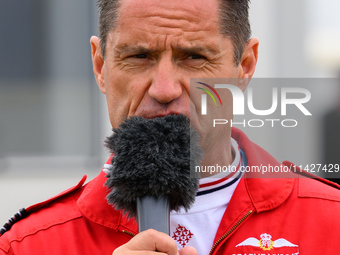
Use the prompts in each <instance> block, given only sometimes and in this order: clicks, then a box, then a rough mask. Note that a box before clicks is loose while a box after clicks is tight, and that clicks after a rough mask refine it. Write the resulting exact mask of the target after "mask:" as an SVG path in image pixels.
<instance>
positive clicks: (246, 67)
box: [239, 38, 259, 79]
mask: <svg viewBox="0 0 340 255" xmlns="http://www.w3.org/2000/svg"><path fill="white" fill-rule="evenodd" d="M258 47H259V40H258V39H257V38H251V39H250V40H249V41H248V42H247V44H246V46H245V48H244V52H243V54H242V58H241V62H240V67H241V68H240V73H239V78H245V79H250V78H251V77H252V76H253V74H254V72H255V67H256V63H257V57H258Z"/></svg>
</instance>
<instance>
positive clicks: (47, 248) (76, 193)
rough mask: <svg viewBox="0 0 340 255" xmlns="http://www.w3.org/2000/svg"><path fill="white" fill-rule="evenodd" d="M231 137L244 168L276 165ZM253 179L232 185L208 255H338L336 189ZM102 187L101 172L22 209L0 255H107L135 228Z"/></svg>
mask: <svg viewBox="0 0 340 255" xmlns="http://www.w3.org/2000/svg"><path fill="white" fill-rule="evenodd" d="M233 137H234V139H236V140H237V141H238V143H239V146H240V148H241V149H242V150H243V151H244V152H245V154H246V156H247V160H248V166H249V167H251V166H260V165H261V164H262V166H263V165H269V164H270V165H271V166H280V165H281V164H280V163H278V162H277V161H276V160H275V159H274V158H272V157H271V156H270V155H269V154H268V153H267V152H266V151H264V150H263V149H261V148H260V147H258V146H257V145H256V144H254V143H252V142H251V141H249V140H248V138H247V137H246V136H245V135H244V134H243V133H242V132H241V131H239V130H236V129H234V130H233ZM283 164H284V165H286V166H290V165H291V164H290V163H289V162H284V163H283ZM254 176H256V177H259V176H260V177H262V175H261V174H260V175H256V174H255V175H252V174H248V173H247V174H246V177H248V178H242V179H241V181H240V183H239V185H238V186H237V188H236V190H235V193H234V195H233V197H232V199H231V201H230V203H229V205H228V207H227V209H226V212H225V214H224V216H223V218H222V221H221V224H220V226H219V229H218V231H217V234H216V236H215V244H214V246H213V247H212V250H211V254H237V255H245V254H247V255H250V254H256V255H257V254H264V255H268V254H276V255H278V254H284V255H287V254H290V255H291V254H308V255H313V254H315V255H319V254H338V253H339V252H340V245H339V244H338V243H339V240H340V192H339V190H338V189H339V186H337V185H335V184H332V183H330V182H328V181H326V180H321V179H317V180H316V179H311V178H305V177H302V176H300V177H301V178H282V176H281V178H251V177H254ZM275 176H276V175H275ZM292 176H293V177H297V175H294V174H290V177H292ZM269 177H272V176H269ZM105 180H106V178H105V174H104V173H103V172H101V173H100V175H99V176H97V177H96V178H95V179H94V180H92V181H90V182H89V183H88V184H86V185H83V183H84V182H85V179H84V178H83V179H82V180H81V182H80V183H79V184H78V185H77V186H75V187H74V188H71V189H70V190H68V191H66V192H64V193H62V194H60V195H59V196H57V197H55V198H52V199H50V200H48V201H45V202H43V203H40V204H37V205H34V206H31V207H29V208H27V212H28V214H29V215H28V217H26V218H25V219H22V220H19V221H18V222H17V223H15V224H14V225H13V226H12V228H11V229H10V230H9V231H7V232H6V233H4V234H3V235H2V236H1V237H0V254H20V255H25V254H34V255H39V254H49V255H56V254H58V255H60V254H63V255H65V254H72V255H77V254H79V255H86V254H89V255H90V254H91V255H93V254H101V255H105V254H112V252H113V251H114V249H115V248H117V247H119V246H120V245H122V244H124V243H126V242H127V241H129V240H130V239H131V238H132V236H133V235H134V234H137V226H136V223H135V221H134V220H130V221H129V220H128V219H127V218H125V217H123V216H122V214H121V213H120V212H119V211H116V210H115V209H114V208H113V207H111V206H110V205H108V204H107V202H106V199H105V197H106V194H107V192H108V191H107V189H106V188H105V187H104V186H103V184H104V182H105ZM325 183H327V184H328V185H326V184H325ZM332 186H333V187H332ZM198 253H199V251H198ZM199 254H200V253H199Z"/></svg>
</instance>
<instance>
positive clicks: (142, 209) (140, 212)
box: [137, 196, 170, 235]
mask: <svg viewBox="0 0 340 255" xmlns="http://www.w3.org/2000/svg"><path fill="white" fill-rule="evenodd" d="M137 217H138V230H139V232H142V231H144V230H147V229H150V228H152V229H155V230H157V231H160V232H163V233H166V234H168V235H169V234H170V202H169V198H168V197H160V198H156V197H153V196H144V197H138V198H137Z"/></svg>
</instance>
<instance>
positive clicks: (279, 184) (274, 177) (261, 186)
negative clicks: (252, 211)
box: [232, 128, 296, 212]
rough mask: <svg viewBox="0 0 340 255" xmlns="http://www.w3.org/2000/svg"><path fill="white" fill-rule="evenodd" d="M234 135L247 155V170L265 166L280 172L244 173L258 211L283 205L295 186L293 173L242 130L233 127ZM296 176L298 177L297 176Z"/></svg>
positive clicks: (249, 192) (250, 195) (247, 188)
mask: <svg viewBox="0 0 340 255" xmlns="http://www.w3.org/2000/svg"><path fill="white" fill-rule="evenodd" d="M232 137H233V138H234V139H235V140H236V141H237V142H238V144H239V147H240V149H241V150H243V151H244V152H245V155H246V157H247V166H248V168H247V170H248V169H251V168H252V167H253V169H257V170H259V169H260V170H261V169H264V167H267V169H269V168H270V167H272V168H276V169H278V170H279V172H274V173H268V172H266V173H262V172H261V171H260V172H247V173H246V174H245V175H244V185H245V187H246V190H247V192H248V194H249V197H250V199H251V201H252V203H253V205H254V207H255V208H256V211H257V212H262V211H267V210H272V209H274V208H276V207H278V206H279V205H281V204H282V203H283V202H284V201H285V200H286V199H287V198H288V197H289V195H290V194H291V192H292V190H293V186H294V178H291V177H293V173H291V172H290V171H289V172H288V173H286V172H285V171H283V170H287V171H288V170H289V169H288V168H287V167H286V168H284V167H285V166H283V165H282V164H281V163H279V162H278V161H277V160H276V159H275V158H273V157H272V156H271V155H270V154H269V153H268V152H267V151H265V150H264V149H262V148H261V147H260V146H258V145H257V144H255V143H253V142H252V141H250V140H249V138H248V137H247V136H246V135H245V134H244V133H243V132H242V131H240V130H238V129H236V128H233V129H232ZM295 178H296V177H295Z"/></svg>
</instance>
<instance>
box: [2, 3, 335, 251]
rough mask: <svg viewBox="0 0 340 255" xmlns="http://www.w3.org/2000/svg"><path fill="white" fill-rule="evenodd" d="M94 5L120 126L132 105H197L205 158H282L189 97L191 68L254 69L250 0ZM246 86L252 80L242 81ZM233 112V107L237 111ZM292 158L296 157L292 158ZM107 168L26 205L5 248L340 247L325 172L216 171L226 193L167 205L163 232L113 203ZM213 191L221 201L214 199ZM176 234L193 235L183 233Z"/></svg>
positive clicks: (242, 161) (150, 114)
mask: <svg viewBox="0 0 340 255" xmlns="http://www.w3.org/2000/svg"><path fill="white" fill-rule="evenodd" d="M99 7H100V39H99V38H97V37H92V38H91V46H92V59H93V70H94V74H95V77H96V80H97V83H98V86H99V88H100V90H101V91H102V92H103V93H104V94H105V95H106V98H107V103H108V109H109V117H110V121H111V124H112V126H113V127H114V128H117V127H118V126H119V124H120V123H122V122H123V121H124V119H125V118H129V117H131V116H141V117H144V118H156V117H161V116H166V115H169V114H180V113H181V114H184V115H186V116H188V117H190V119H191V121H192V123H193V125H194V127H195V128H196V129H197V130H198V132H199V134H200V136H201V146H202V148H203V149H204V152H205V154H204V158H203V162H202V165H203V166H204V165H205V166H209V165H213V164H217V163H218V164H219V165H225V166H228V165H237V166H239V165H243V166H258V165H261V164H269V165H272V166H281V164H280V163H279V162H277V161H276V160H275V159H273V158H272V157H271V156H270V155H269V154H268V153H267V152H265V151H263V149H261V148H260V147H258V146H257V145H255V144H253V143H252V142H250V141H249V140H248V139H247V138H246V137H245V135H244V134H243V133H241V132H240V131H238V130H231V129H230V128H224V129H220V130H219V132H212V128H211V126H209V125H207V124H206V123H208V122H207V121H202V116H201V115H200V114H199V112H200V106H199V103H198V102H197V100H196V99H197V97H195V95H193V100H191V99H190V93H191V92H190V78H191V77H199V78H216V77H218V78H238V79H243V78H245V79H248V78H251V77H252V75H253V73H254V71H255V66H256V61H257V55H258V40H257V39H256V38H252V39H250V38H249V37H250V28H249V22H248V0H237V1H236V0H220V1H218V0H199V1H192V0H173V1H159V0H120V1H107V0H99ZM239 86H240V88H241V89H242V90H245V89H246V86H247V84H243V85H242V84H240V85H239ZM226 110H228V108H227V109H226ZM227 113H228V117H229V118H231V116H232V111H230V109H229V111H227ZM231 137H233V139H231ZM239 148H240V149H239ZM108 162H110V160H109V161H108ZM285 166H286V167H291V165H290V164H289V163H287V162H286V163H285ZM108 168H109V166H107V169H105V167H104V170H108ZM292 168H293V169H294V167H292ZM293 175H294V174H290V175H289V176H290V177H291V176H293ZM105 176H106V174H105V173H104V172H101V173H100V175H99V176H98V177H97V178H95V179H94V180H93V181H91V182H90V183H88V184H87V185H85V186H83V183H84V180H82V181H81V182H80V183H79V184H78V185H77V186H76V187H74V188H72V189H70V190H68V191H66V192H65V193H63V194H61V195H59V196H57V197H55V198H53V199H51V200H49V201H46V202H44V203H41V204H37V205H34V206H32V207H30V208H27V209H26V210H23V211H22V212H21V213H20V214H18V215H17V216H16V218H14V219H13V222H14V221H18V220H19V218H21V217H22V216H23V214H28V217H27V219H23V220H19V222H17V223H15V224H13V223H12V222H10V223H9V224H8V225H12V228H11V229H10V230H7V229H6V230H7V231H6V232H4V234H3V235H2V236H1V237H0V254H45V253H48V254H112V252H113V254H115V255H117V254H155V253H161V254H169V255H175V254H188V255H189V254H208V253H209V254H299V252H300V251H301V253H303V254H320V253H326V254H336V251H337V250H338V249H337V240H338V239H339V237H340V235H339V231H337V228H338V227H339V226H340V222H339V219H338V218H339V217H337V214H338V213H339V212H340V203H339V202H340V193H339V191H338V190H337V189H336V188H334V187H331V186H327V185H325V184H324V183H322V182H326V181H323V180H312V179H307V178H276V179H275V178H274V179H268V178H262V179H260V178H241V179H237V183H231V182H229V179H228V178H219V179H218V180H221V181H223V182H226V183H227V184H228V185H226V187H223V189H222V191H223V192H225V193H224V194H220V192H219V193H215V192H213V191H212V192H210V194H208V195H209V197H208V198H209V199H204V198H203V199H201V197H197V200H198V203H202V201H204V203H202V204H201V207H204V208H203V209H202V208H201V209H200V210H199V209H198V208H197V207H195V205H194V207H195V208H194V209H195V210H196V211H189V212H188V213H187V214H185V213H183V214H172V218H171V221H172V223H173V222H176V224H177V225H176V224H175V225H174V226H173V229H172V231H171V234H170V235H171V236H168V235H166V234H163V233H160V232H157V231H155V230H148V231H145V232H142V233H139V234H137V226H136V223H135V221H134V220H129V219H127V218H126V217H124V216H123V215H122V213H121V212H119V211H117V210H115V209H114V208H113V207H112V206H110V205H108V204H107V201H106V199H105V197H106V195H107V192H108V191H107V189H106V188H105V187H103V185H104V183H105V180H106V177H105ZM245 177H251V176H245ZM208 179H209V178H208ZM214 182H216V181H209V180H208V181H205V180H203V179H202V182H201V187H202V189H203V188H204V191H206V190H207V187H208V188H209V186H214V185H216V183H214ZM202 191H203V190H202ZM219 191H221V189H220V190H219ZM202 194H203V193H202ZM211 197H213V199H211ZM221 199H222V201H220V200H221ZM215 200H216V201H217V202H221V204H217V205H213V206H212V207H209V208H207V207H208V204H209V206H210V202H213V203H215ZM202 215H203V216H204V217H201V218H200V216H202ZM317 216H318V218H317ZM192 219H194V220H192ZM197 219H201V220H197ZM181 222H184V224H182V223H181ZM181 224H182V225H181ZM7 228H9V226H7ZM333 230H334V231H333ZM191 231H192V232H191ZM177 234H178V235H177ZM189 235H190V236H189ZM177 236H180V237H183V238H184V239H185V240H186V241H185V243H184V245H183V242H181V243H180V244H179V242H178V241H177V240H178V239H177ZM188 236H189V237H190V238H189V240H188V239H186V238H188ZM202 237H203V238H202ZM175 240H176V241H175ZM185 244H187V246H186V245H185ZM191 245H192V247H191ZM183 246H184V247H183ZM182 247H183V248H182Z"/></svg>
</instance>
